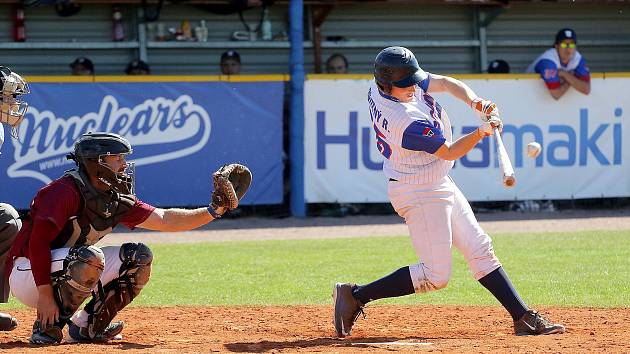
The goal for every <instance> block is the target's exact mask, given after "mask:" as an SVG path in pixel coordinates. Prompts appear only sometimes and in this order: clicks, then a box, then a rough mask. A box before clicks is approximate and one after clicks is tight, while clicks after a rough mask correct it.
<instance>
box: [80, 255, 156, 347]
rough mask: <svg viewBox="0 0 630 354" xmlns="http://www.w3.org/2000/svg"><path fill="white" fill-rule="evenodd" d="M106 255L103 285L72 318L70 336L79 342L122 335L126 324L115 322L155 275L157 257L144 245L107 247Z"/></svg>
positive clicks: (108, 338) (97, 340)
mask: <svg viewBox="0 0 630 354" xmlns="http://www.w3.org/2000/svg"><path fill="white" fill-rule="evenodd" d="M103 252H104V253H105V271H104V272H103V277H101V283H102V284H103V285H102V287H101V288H100V289H97V291H95V292H94V296H93V297H92V299H91V300H90V301H89V302H88V304H87V305H86V306H85V308H84V309H83V310H81V311H79V312H77V313H76V314H75V316H73V317H72V323H71V324H70V328H69V334H70V336H71V337H72V338H73V339H75V340H79V341H88V342H102V341H108V340H110V339H113V338H114V337H115V336H116V335H117V334H119V333H120V332H121V331H122V328H123V323H122V322H121V321H119V322H112V320H113V319H114V317H115V316H116V314H118V312H119V311H120V310H122V309H123V308H124V307H125V306H127V305H129V303H131V301H132V300H133V299H134V298H135V297H137V296H138V294H140V291H141V290H142V288H143V287H144V285H145V284H147V282H148V281H149V277H150V275H151V262H152V261H153V254H152V252H151V250H150V249H149V248H148V247H147V246H146V245H144V244H142V243H125V244H123V245H121V246H109V247H103Z"/></svg>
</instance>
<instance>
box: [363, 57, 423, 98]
mask: <svg viewBox="0 0 630 354" xmlns="http://www.w3.org/2000/svg"><path fill="white" fill-rule="evenodd" d="M426 77H427V73H426V72H424V70H422V69H421V68H420V66H419V65H418V61H417V60H416V57H415V56H414V55H413V53H412V52H411V51H410V50H409V49H407V48H405V47H387V48H385V49H383V50H381V52H380V53H378V55H377V56H376V59H375V60H374V78H375V79H376V82H377V83H379V84H380V85H381V86H383V88H385V89H386V90H387V91H389V90H391V87H392V86H396V87H409V86H413V85H415V84H417V83H418V82H420V81H422V80H424V79H426Z"/></svg>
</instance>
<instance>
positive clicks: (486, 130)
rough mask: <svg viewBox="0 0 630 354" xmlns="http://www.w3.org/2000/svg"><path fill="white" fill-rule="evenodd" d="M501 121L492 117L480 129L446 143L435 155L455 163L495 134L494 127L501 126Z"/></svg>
mask: <svg viewBox="0 0 630 354" xmlns="http://www.w3.org/2000/svg"><path fill="white" fill-rule="evenodd" d="M501 125H502V123H501V120H500V119H499V118H498V117H492V118H490V119H489V121H488V122H484V123H482V124H481V125H480V126H479V128H477V129H475V130H473V131H472V132H470V133H468V134H466V135H464V136H462V137H461V138H459V139H457V140H456V141H455V142H453V143H449V142H447V141H446V142H444V144H443V145H442V146H440V147H439V148H438V149H437V150H436V151H435V152H434V153H433V154H434V155H435V156H437V157H439V158H441V159H443V160H448V161H453V160H457V159H459V158H461V157H462V156H464V155H466V154H467V153H468V152H469V151H470V150H472V148H474V147H475V145H477V143H478V142H479V140H481V139H483V138H485V137H487V136H490V135H492V134H493V133H494V131H493V130H494V127H498V126H501Z"/></svg>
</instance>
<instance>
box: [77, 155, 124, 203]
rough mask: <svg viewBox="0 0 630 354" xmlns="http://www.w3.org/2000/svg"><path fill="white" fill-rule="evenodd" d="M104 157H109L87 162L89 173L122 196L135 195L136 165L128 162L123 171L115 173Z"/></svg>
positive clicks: (100, 157) (86, 166)
mask: <svg viewBox="0 0 630 354" xmlns="http://www.w3.org/2000/svg"><path fill="white" fill-rule="evenodd" d="M124 155H125V156H126V155H127V154H124ZM104 156H107V155H101V156H99V158H98V159H89V160H87V161H85V163H84V165H85V168H86V169H87V173H88V174H89V175H92V176H95V177H96V178H97V179H98V180H99V181H100V182H101V183H103V184H105V185H106V186H108V187H109V189H111V190H114V191H116V192H118V193H122V194H132V195H133V194H135V179H134V175H135V163H133V162H128V163H127V164H126V166H125V168H124V169H123V170H121V171H114V170H113V169H112V168H111V167H110V165H109V164H107V163H105V161H104V158H103V157H104Z"/></svg>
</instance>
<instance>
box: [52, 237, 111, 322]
mask: <svg viewBox="0 0 630 354" xmlns="http://www.w3.org/2000/svg"><path fill="white" fill-rule="evenodd" d="M104 267H105V255H104V254H103V251H101V249H100V248H98V247H94V246H79V247H71V248H70V250H69V251H68V255H67V256H66V258H65V259H64V261H63V269H62V270H60V271H57V272H55V273H53V274H52V280H53V289H54V291H55V300H56V301H57V303H58V305H59V317H60V319H62V320H65V319H68V318H70V317H71V316H72V315H73V314H74V313H75V312H76V310H78V309H79V306H81V304H82V303H83V301H85V299H87V298H88V297H89V296H90V294H91V293H92V289H93V288H94V287H95V286H96V285H97V284H98V280H99V278H100V277H101V273H103V269H104Z"/></svg>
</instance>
